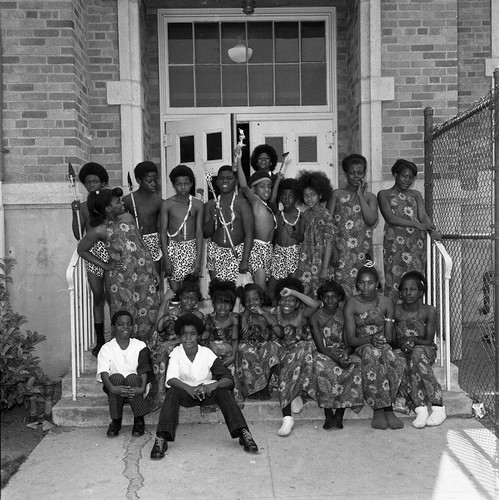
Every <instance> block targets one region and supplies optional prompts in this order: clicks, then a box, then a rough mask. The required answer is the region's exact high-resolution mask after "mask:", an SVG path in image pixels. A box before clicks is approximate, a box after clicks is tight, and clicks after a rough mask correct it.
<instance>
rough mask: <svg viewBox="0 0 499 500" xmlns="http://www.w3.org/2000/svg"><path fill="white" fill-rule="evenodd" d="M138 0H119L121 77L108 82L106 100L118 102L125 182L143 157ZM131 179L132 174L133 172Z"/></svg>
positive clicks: (123, 180) (142, 103)
mask: <svg viewBox="0 0 499 500" xmlns="http://www.w3.org/2000/svg"><path fill="white" fill-rule="evenodd" d="M140 32H141V30H140V12H139V1H138V0H118V45H119V56H120V57H119V60H120V80H119V81H117V82H116V81H114V82H112V81H110V82H107V103H108V104H110V105H112V104H119V105H120V118H121V163H122V169H121V176H122V182H123V184H124V185H126V184H127V174H128V172H133V168H134V166H135V165H136V164H137V163H139V162H141V161H142V160H143V159H144V143H143V140H144V125H143V113H144V109H143V108H144V88H143V86H142V61H141V56H142V54H141V49H140ZM131 177H132V182H133V180H134V176H133V175H132V176H131Z"/></svg>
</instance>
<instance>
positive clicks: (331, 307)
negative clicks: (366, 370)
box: [310, 280, 364, 430]
mask: <svg viewBox="0 0 499 500" xmlns="http://www.w3.org/2000/svg"><path fill="white" fill-rule="evenodd" d="M317 297H318V298H319V300H320V301H321V302H322V304H323V307H322V308H321V309H319V310H318V311H317V312H316V313H315V314H314V315H313V316H312V317H311V318H310V325H311V327H312V337H313V339H314V342H315V346H316V350H315V351H314V381H315V400H316V401H317V404H318V405H319V406H320V407H321V408H324V415H325V417H326V420H325V422H324V425H323V428H324V429H326V430H330V429H334V428H336V429H343V415H344V414H345V409H346V408H351V409H352V410H353V411H355V412H356V413H358V412H360V410H361V409H362V407H363V406H364V397H363V392H362V375H361V362H360V358H359V357H358V356H357V355H355V354H353V349H352V348H351V347H346V346H345V343H344V334H343V329H344V326H345V318H344V316H343V311H342V309H340V308H339V307H338V306H339V304H340V302H341V301H342V300H344V299H345V292H344V290H343V287H342V286H341V285H340V284H339V283H337V282H336V281H332V280H331V281H326V283H324V284H323V285H321V286H320V288H319V290H317Z"/></svg>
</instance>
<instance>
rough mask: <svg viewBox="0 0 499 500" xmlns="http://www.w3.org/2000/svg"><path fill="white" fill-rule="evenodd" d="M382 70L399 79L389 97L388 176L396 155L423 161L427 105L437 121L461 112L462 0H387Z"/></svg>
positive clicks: (385, 126) (386, 126)
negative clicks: (459, 49) (459, 15)
mask: <svg viewBox="0 0 499 500" xmlns="http://www.w3.org/2000/svg"><path fill="white" fill-rule="evenodd" d="M381 8H382V18H381V19H382V21H381V25H382V71H383V76H392V77H393V78H394V80H395V100H394V101H391V102H384V103H383V167H384V177H386V178H391V173H390V168H391V165H392V164H393V163H394V161H395V159H396V158H399V157H405V158H407V159H409V160H412V161H414V162H415V163H416V164H417V165H418V166H420V167H422V166H423V161H424V159H423V132H424V117H423V110H424V108H425V107H426V106H432V107H434V108H435V122H436V123H438V122H440V121H445V120H446V119H447V118H450V117H451V116H453V115H454V114H456V112H457V109H458V108H457V106H458V102H457V101H458V97H457V90H458V59H457V0H382V1H381Z"/></svg>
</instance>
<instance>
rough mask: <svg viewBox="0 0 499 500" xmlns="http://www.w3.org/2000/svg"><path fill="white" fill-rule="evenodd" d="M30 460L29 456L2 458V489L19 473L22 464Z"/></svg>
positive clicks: (0, 472) (0, 473) (0, 474)
mask: <svg viewBox="0 0 499 500" xmlns="http://www.w3.org/2000/svg"><path fill="white" fill-rule="evenodd" d="M27 458H28V456H27V455H19V456H17V457H15V458H11V459H9V458H2V470H1V471H0V476H1V489H3V488H4V486H7V483H8V482H9V480H10V478H11V477H12V476H13V475H14V474H15V473H16V472H17V471H18V469H19V467H21V464H22V463H23V462H24V461H25V460H26V459H27Z"/></svg>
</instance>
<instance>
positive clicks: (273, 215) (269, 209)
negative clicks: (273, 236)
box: [260, 198, 277, 229]
mask: <svg viewBox="0 0 499 500" xmlns="http://www.w3.org/2000/svg"><path fill="white" fill-rule="evenodd" d="M260 201H261V202H262V203H263V204H264V205H265V208H266V209H267V210H268V211H269V212H270V213H271V214H272V218H273V219H274V229H277V219H276V217H275V214H274V211H273V210H272V209H271V208H270V207H269V206H268V205H267V204H266V203H265V202H264V201H263V200H262V199H261V198H260Z"/></svg>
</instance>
